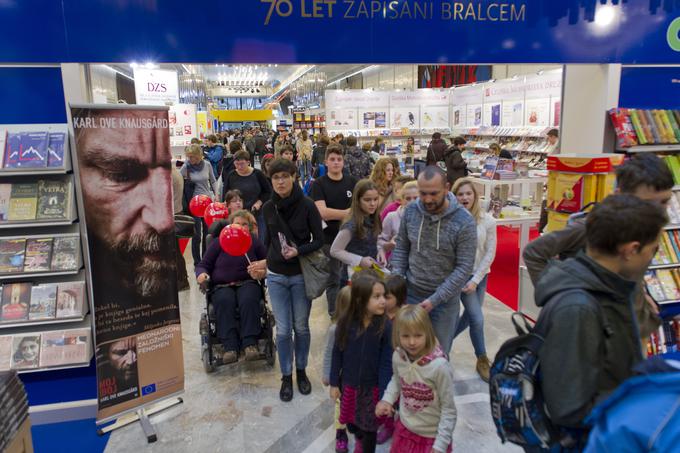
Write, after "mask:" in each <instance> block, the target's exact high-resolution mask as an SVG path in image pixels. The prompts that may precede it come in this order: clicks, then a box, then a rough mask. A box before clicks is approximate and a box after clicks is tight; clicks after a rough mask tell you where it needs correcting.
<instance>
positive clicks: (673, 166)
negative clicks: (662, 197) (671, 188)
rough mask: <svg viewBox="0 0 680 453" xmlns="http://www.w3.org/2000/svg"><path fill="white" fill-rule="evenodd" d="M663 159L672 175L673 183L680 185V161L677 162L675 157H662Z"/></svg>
mask: <svg viewBox="0 0 680 453" xmlns="http://www.w3.org/2000/svg"><path fill="white" fill-rule="evenodd" d="M663 159H664V161H666V165H668V168H669V169H670V170H671V173H672V174H673V182H674V183H675V184H680V161H678V159H677V157H676V156H664V158H663Z"/></svg>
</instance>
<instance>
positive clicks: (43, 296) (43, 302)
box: [28, 283, 57, 321]
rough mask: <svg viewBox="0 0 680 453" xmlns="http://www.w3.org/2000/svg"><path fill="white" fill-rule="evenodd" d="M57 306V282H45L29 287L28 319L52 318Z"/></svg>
mask: <svg viewBox="0 0 680 453" xmlns="http://www.w3.org/2000/svg"><path fill="white" fill-rule="evenodd" d="M56 308H57V284H56V283H45V284H42V285H35V286H33V287H32V288H31V302H30V305H29V309H28V319H29V320H31V321H32V320H36V319H54V317H55V316H56Z"/></svg>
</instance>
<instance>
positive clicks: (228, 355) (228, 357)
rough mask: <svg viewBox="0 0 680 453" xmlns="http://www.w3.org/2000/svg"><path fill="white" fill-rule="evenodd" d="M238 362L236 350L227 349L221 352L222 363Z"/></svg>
mask: <svg viewBox="0 0 680 453" xmlns="http://www.w3.org/2000/svg"><path fill="white" fill-rule="evenodd" d="M234 362H238V354H236V351H227V352H225V353H224V354H222V364H223V365H227V364H229V363H234Z"/></svg>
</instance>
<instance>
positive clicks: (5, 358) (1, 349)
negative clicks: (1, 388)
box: [0, 335, 12, 371]
mask: <svg viewBox="0 0 680 453" xmlns="http://www.w3.org/2000/svg"><path fill="white" fill-rule="evenodd" d="M11 365H12V336H11V335H3V336H0V371H7V370H9V369H10V366H11Z"/></svg>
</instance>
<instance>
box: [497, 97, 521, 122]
mask: <svg viewBox="0 0 680 453" xmlns="http://www.w3.org/2000/svg"><path fill="white" fill-rule="evenodd" d="M502 110H503V111H502V118H501V125H502V126H503V127H520V126H523V125H524V101H522V100H517V101H503V109H502Z"/></svg>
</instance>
